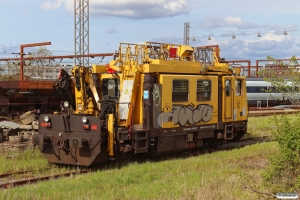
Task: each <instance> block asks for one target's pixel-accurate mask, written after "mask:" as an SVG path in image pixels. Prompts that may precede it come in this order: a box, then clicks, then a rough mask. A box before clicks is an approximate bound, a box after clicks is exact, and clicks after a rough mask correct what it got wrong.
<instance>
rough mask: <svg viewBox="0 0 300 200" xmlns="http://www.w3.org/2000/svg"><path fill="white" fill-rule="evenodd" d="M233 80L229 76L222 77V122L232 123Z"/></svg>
mask: <svg viewBox="0 0 300 200" xmlns="http://www.w3.org/2000/svg"><path fill="white" fill-rule="evenodd" d="M232 84H233V79H232V77H230V76H224V77H223V80H222V85H223V87H222V89H223V95H222V96H223V103H222V104H223V106H222V107H223V109H222V110H223V120H224V121H225V122H227V121H233V96H234V94H233V89H232Z"/></svg>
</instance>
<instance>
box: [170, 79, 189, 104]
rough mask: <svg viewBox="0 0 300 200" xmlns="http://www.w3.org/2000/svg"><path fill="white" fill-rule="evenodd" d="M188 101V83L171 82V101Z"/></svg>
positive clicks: (182, 81)
mask: <svg viewBox="0 0 300 200" xmlns="http://www.w3.org/2000/svg"><path fill="white" fill-rule="evenodd" d="M188 99H189V81H188V80H173V90H172V101H173V102H182V101H188Z"/></svg>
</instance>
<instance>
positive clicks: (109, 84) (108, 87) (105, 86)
mask: <svg viewBox="0 0 300 200" xmlns="http://www.w3.org/2000/svg"><path fill="white" fill-rule="evenodd" d="M119 85H120V81H119V79H107V78H106V79H103V80H102V84H101V86H102V98H103V97H104V96H106V95H108V96H109V98H110V99H116V100H117V99H119V96H120V91H119Z"/></svg>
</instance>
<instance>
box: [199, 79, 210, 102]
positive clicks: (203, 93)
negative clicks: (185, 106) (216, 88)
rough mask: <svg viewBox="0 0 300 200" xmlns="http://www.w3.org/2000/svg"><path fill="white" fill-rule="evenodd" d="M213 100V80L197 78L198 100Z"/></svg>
mask: <svg viewBox="0 0 300 200" xmlns="http://www.w3.org/2000/svg"><path fill="white" fill-rule="evenodd" d="M210 100H211V81H210V80H197V101H210Z"/></svg>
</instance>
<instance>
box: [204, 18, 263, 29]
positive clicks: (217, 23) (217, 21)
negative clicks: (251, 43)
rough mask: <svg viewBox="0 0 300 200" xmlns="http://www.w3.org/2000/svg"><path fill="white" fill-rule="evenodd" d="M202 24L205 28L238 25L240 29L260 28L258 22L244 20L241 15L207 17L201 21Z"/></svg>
mask: <svg viewBox="0 0 300 200" xmlns="http://www.w3.org/2000/svg"><path fill="white" fill-rule="evenodd" d="M199 24H200V26H201V27H204V28H222V27H237V28H238V29H252V28H258V27H259V26H258V25H257V24H254V23H251V22H247V21H243V19H242V18H241V17H233V16H228V17H215V16H209V17H205V18H204V19H203V20H201V21H200V23H199Z"/></svg>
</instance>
